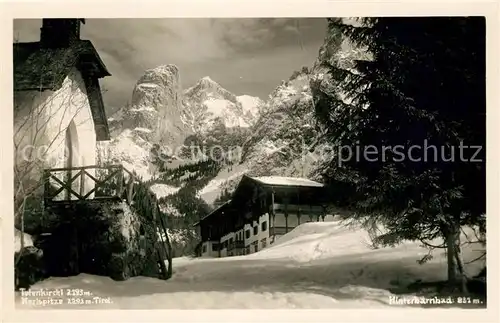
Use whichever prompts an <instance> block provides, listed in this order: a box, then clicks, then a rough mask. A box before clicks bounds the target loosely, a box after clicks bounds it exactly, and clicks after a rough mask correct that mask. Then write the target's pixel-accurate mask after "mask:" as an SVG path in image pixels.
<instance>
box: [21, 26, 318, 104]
mask: <svg viewBox="0 0 500 323" xmlns="http://www.w3.org/2000/svg"><path fill="white" fill-rule="evenodd" d="M326 25H327V22H326V19H324V18H217V19H215V18H166V19H152V18H151V19H86V23H85V25H82V30H81V38H82V39H89V40H91V41H92V43H93V44H94V46H95V47H96V49H97V51H98V52H99V55H100V56H101V58H102V60H103V61H104V63H105V65H106V66H107V68H108V70H109V71H110V73H111V74H112V76H109V77H106V78H104V79H102V80H101V86H102V87H103V88H104V90H105V93H104V102H105V104H106V106H107V108H108V109H110V110H115V109H117V108H119V107H121V106H123V105H125V104H126V103H127V102H128V101H130V100H131V95H132V91H133V88H134V85H135V83H136V82H137V80H138V79H139V78H140V77H141V76H142V75H143V74H144V71H145V70H147V69H150V68H154V67H157V66H160V65H165V64H175V65H177V67H178V68H179V73H180V79H181V84H182V87H183V88H184V89H186V88H188V87H190V86H192V85H193V84H195V83H196V81H197V80H199V79H200V78H202V77H204V76H209V77H210V78H212V79H213V80H214V81H216V82H218V83H219V84H220V85H221V86H222V87H224V88H226V89H227V90H229V91H230V92H232V93H234V94H236V95H243V94H247V95H252V96H258V97H260V98H261V99H264V100H265V99H266V98H267V97H268V95H269V94H270V93H271V92H272V91H273V90H274V88H276V87H277V86H278V85H279V84H280V82H281V80H284V79H288V78H289V77H290V75H291V74H292V73H293V72H294V71H295V70H298V69H300V68H301V67H302V66H311V65H312V64H313V63H314V61H315V59H316V57H317V56H318V51H319V48H320V46H321V44H322V43H323V40H324V36H325V33H326ZM40 27H41V19H17V20H15V21H14V39H16V40H17V41H20V42H29V41H38V40H39V39H40Z"/></svg>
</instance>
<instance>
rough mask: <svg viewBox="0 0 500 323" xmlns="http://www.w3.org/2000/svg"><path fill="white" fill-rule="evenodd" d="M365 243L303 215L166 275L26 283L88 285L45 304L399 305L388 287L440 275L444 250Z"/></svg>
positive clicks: (361, 236) (363, 237) (359, 234)
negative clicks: (251, 249)
mask: <svg viewBox="0 0 500 323" xmlns="http://www.w3.org/2000/svg"><path fill="white" fill-rule="evenodd" d="M369 243H370V240H369V238H368V235H367V234H366V233H365V232H364V231H362V230H354V229H350V228H348V227H345V226H343V225H342V224H341V223H339V222H337V221H332V222H319V223H306V224H302V225H300V226H299V227H297V228H296V229H295V230H293V231H292V232H290V233H288V234H287V235H285V236H283V237H281V238H280V239H279V240H278V241H277V242H276V243H275V244H274V245H273V246H271V247H269V248H267V249H263V250H262V251H260V252H257V253H254V254H251V255H247V256H237V257H228V258H212V259H201V258H197V259H192V258H174V262H173V269H174V274H173V277H172V278H171V279H170V280H168V281H162V280H157V279H153V278H145V277H134V278H131V279H129V280H127V281H124V282H116V281H113V280H111V279H110V278H107V277H99V276H92V275H86V274H81V275H78V276H75V277H67V278H54V277H53V278H49V279H47V280H45V281H42V282H40V283H38V284H36V285H35V286H33V287H32V290H39V289H46V290H49V289H57V288H62V289H67V288H72V289H81V290H83V291H85V292H91V293H92V295H91V296H90V295H87V296H82V297H79V298H81V301H78V302H87V303H92V304H86V305H82V304H67V301H66V300H65V301H64V304H62V305H46V306H43V308H47V309H49V308H50V309H55V308H79V309H83V308H87V309H110V308H115V309H116V308H118V309H146V308H147V309H221V308H232V309H245V308H253V309H270V308H274V309H276V308H281V309H284V308H374V307H386V306H393V307H394V306H396V307H402V306H404V305H394V304H391V297H395V296H396V295H394V294H392V293H391V292H389V290H391V288H396V287H398V286H399V287H401V286H406V285H408V284H410V283H412V282H414V281H415V280H417V279H423V280H427V281H433V280H442V279H445V277H446V259H445V258H444V255H442V254H441V255H440V254H437V253H436V254H435V257H434V259H433V260H432V261H430V262H429V263H427V264H425V265H419V264H417V262H416V261H417V260H418V259H420V258H422V256H423V255H425V254H426V253H427V250H426V249H423V248H421V247H419V246H418V244H414V243H408V244H403V245H401V246H398V247H396V248H382V249H375V250H373V249H372V248H370V247H369ZM464 257H465V258H466V259H471V258H475V257H476V251H474V250H468V249H467V250H464ZM482 265H483V264H482V263H474V264H472V265H470V266H469V267H468V268H467V269H468V271H469V272H470V274H471V275H474V274H476V273H477V272H478V271H479V270H480V268H482ZM98 297H100V298H98ZM398 297H401V295H398ZM30 299H32V298H30ZM65 299H66V298H65ZM393 299H394V298H393ZM85 300H86V301H85ZM16 304H17V305H18V306H19V307H21V308H26V307H34V306H33V305H27V304H24V305H23V299H22V297H21V295H20V293H16ZM408 306H416V305H408ZM36 307H37V308H42V307H41V306H36Z"/></svg>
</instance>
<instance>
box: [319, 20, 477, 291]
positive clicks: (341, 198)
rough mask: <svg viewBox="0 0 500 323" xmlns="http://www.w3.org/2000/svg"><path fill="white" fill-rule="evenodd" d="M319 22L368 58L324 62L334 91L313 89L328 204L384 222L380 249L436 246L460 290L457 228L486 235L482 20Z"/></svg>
mask: <svg viewBox="0 0 500 323" xmlns="http://www.w3.org/2000/svg"><path fill="white" fill-rule="evenodd" d="M328 21H329V28H330V30H335V32H338V31H340V32H341V34H342V35H343V37H344V39H347V40H349V41H350V42H351V43H352V44H353V45H354V46H357V47H359V48H364V49H366V50H367V51H368V52H369V53H370V54H371V56H372V59H371V60H363V61H356V62H355V64H354V65H355V68H354V69H347V68H342V67H339V66H336V65H335V64H328V65H329V66H328V68H329V74H330V76H331V78H332V81H333V82H332V84H335V88H333V86H332V88H330V89H328V88H326V89H325V88H319V87H316V88H314V89H313V93H314V96H315V102H316V104H315V109H316V114H317V118H318V120H319V121H320V123H321V124H322V125H323V126H324V128H326V132H327V136H328V138H329V142H330V143H331V144H332V146H333V147H334V149H333V154H332V157H333V158H331V159H328V160H327V161H326V162H325V164H324V167H323V168H322V169H321V172H322V174H323V175H324V177H325V180H326V181H327V182H329V183H330V184H332V185H331V187H332V192H331V198H332V202H335V203H337V204H342V205H344V206H346V207H349V208H351V209H353V210H354V211H355V213H354V217H355V218H356V219H359V220H361V221H362V222H363V223H365V224H373V223H378V224H383V225H384V226H385V228H386V229H388V232H387V233H386V234H383V235H381V236H379V237H378V241H379V242H380V243H382V244H386V245H391V244H396V243H399V242H401V241H402V240H414V241H419V240H420V241H422V242H423V243H424V244H426V245H427V246H429V247H431V248H432V247H433V246H432V245H430V244H429V243H428V241H429V240H432V239H435V238H437V237H441V238H443V241H444V243H443V246H442V247H444V248H446V250H447V258H448V281H449V283H450V286H451V287H453V288H454V289H460V290H465V289H466V278H465V276H464V268H463V261H462V259H461V256H460V251H461V246H460V241H459V237H460V232H461V228H462V227H463V226H465V225H478V226H479V227H481V228H482V230H483V233H484V228H485V225H484V222H485V217H484V214H485V211H486V191H485V190H486V178H485V171H486V165H485V147H486V146H485V137H486V130H485V124H486V119H485V110H486V108H485V106H486V102H485V99H486V93H485V91H486V86H485V84H486V81H485V19H484V18H482V17H450V18H444V17H436V18H428V17H427V18H425V17H411V18H410V17H404V18H396V17H387V18H377V19H375V18H369V19H362V20H360V21H359V22H360V23H359V24H347V23H345V22H344V21H342V20H339V19H328ZM464 146H466V147H467V148H466V147H464ZM412 147H413V149H412ZM476 147H477V148H476ZM356 149H357V151H358V152H361V153H356ZM349 151H350V152H351V153H352V154H351V158H345V157H346V154H347V155H349V154H350V153H349ZM370 151H371V153H369V154H368V152H370ZM339 161H341V162H339ZM434 247H435V246H434Z"/></svg>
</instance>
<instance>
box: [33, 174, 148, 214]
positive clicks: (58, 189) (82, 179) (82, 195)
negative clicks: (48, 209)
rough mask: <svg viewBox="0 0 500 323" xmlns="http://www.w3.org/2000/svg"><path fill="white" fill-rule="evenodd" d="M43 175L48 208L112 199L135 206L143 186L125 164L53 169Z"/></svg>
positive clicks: (45, 199)
mask: <svg viewBox="0 0 500 323" xmlns="http://www.w3.org/2000/svg"><path fill="white" fill-rule="evenodd" d="M43 176H44V179H43V182H44V202H45V205H46V206H50V205H54V204H67V203H77V202H89V201H110V200H117V201H122V200H125V201H126V202H127V203H128V204H133V201H134V197H135V194H136V191H137V186H138V184H140V182H139V180H138V179H137V178H136V177H135V176H134V175H133V174H132V173H131V172H129V171H128V170H127V169H125V168H124V167H123V166H121V165H110V166H83V167H71V168H52V169H46V170H44V175H43Z"/></svg>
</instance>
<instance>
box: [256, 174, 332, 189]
mask: <svg viewBox="0 0 500 323" xmlns="http://www.w3.org/2000/svg"><path fill="white" fill-rule="evenodd" d="M250 178H251V179H253V180H255V181H257V182H260V183H262V184H264V185H270V186H303V187H323V186H324V185H323V184H321V183H318V182H315V181H313V180H310V179H307V178H299V177H285V176H262V177H250Z"/></svg>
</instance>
